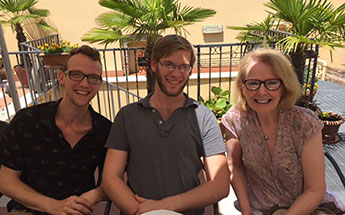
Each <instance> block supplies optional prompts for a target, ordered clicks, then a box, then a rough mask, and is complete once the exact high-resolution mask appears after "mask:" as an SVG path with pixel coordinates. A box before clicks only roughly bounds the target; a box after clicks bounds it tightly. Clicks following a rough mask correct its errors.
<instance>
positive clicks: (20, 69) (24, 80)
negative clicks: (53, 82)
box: [13, 65, 32, 87]
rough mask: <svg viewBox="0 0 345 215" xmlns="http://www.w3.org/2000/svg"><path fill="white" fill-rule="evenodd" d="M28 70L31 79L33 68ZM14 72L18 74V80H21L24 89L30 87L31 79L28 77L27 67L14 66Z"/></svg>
mask: <svg viewBox="0 0 345 215" xmlns="http://www.w3.org/2000/svg"><path fill="white" fill-rule="evenodd" d="M27 69H28V71H27V72H28V74H29V77H30V79H31V77H32V76H31V69H32V68H31V67H29V68H27ZM13 70H14V71H15V72H16V75H17V77H18V79H19V80H20V82H21V83H22V85H23V87H29V79H28V77H27V75H26V69H25V67H19V66H18V65H17V66H14V67H13Z"/></svg>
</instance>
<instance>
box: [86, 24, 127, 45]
mask: <svg viewBox="0 0 345 215" xmlns="http://www.w3.org/2000/svg"><path fill="white" fill-rule="evenodd" d="M126 38H128V36H124V35H122V34H121V31H118V30H114V31H109V30H105V29H100V28H93V29H91V30H90V31H88V32H87V34H85V35H84V36H83V37H82V38H81V40H82V41H87V42H90V43H100V44H109V43H113V42H116V41H118V40H119V39H126Z"/></svg>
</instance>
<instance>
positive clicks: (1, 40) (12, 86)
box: [0, 23, 21, 112]
mask: <svg viewBox="0 0 345 215" xmlns="http://www.w3.org/2000/svg"><path fill="white" fill-rule="evenodd" d="M0 47H1V56H2V59H3V62H4V66H5V70H6V77H7V81H8V84H9V93H10V95H11V96H12V101H13V105H14V110H15V112H17V111H19V110H20V109H21V105H20V101H19V96H18V92H17V87H16V83H15V81H14V76H13V71H12V67H11V62H10V58H9V56H8V50H7V45H6V40H5V37H4V33H3V30H2V25H1V23H0Z"/></svg>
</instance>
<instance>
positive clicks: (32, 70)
mask: <svg viewBox="0 0 345 215" xmlns="http://www.w3.org/2000/svg"><path fill="white" fill-rule="evenodd" d="M58 39H59V37H58V35H57V36H54V37H52V38H42V39H40V40H35V41H29V42H27V43H26V44H22V46H23V47H25V49H26V50H27V51H21V52H10V53H9V55H10V58H11V61H12V62H11V63H12V65H18V64H19V63H18V62H19V61H20V60H19V59H20V55H21V56H22V57H23V59H30V60H29V61H30V63H28V62H27V63H24V65H23V66H21V67H22V68H25V72H22V73H21V74H20V73H18V75H17V77H18V81H17V90H18V92H19V97H20V101H21V108H24V107H27V106H30V105H36V104H39V103H43V102H47V101H54V100H57V99H59V98H61V96H62V95H63V88H62V86H61V85H60V84H59V82H58V81H57V73H58V72H59V70H61V69H56V68H55V69H52V68H49V67H46V66H45V65H44V63H43V61H42V58H41V56H40V54H41V52H42V51H41V50H39V49H37V47H38V46H39V45H44V44H45V43H49V41H54V42H59V40H58ZM257 45H258V44H250V43H232V44H210V45H195V46H194V47H195V53H196V56H197V59H196V64H195V65H194V68H193V74H192V75H191V76H190V80H189V82H188V83H187V86H186V88H185V92H186V93H187V94H188V95H189V96H190V97H192V98H194V99H196V100H198V98H200V96H201V97H203V98H204V99H208V98H210V97H211V87H212V86H220V87H222V88H223V89H224V90H230V91H231V90H232V88H233V85H232V82H233V81H234V78H235V77H236V76H237V71H238V64H239V62H240V60H241V59H242V57H243V56H244V55H245V54H246V53H247V52H248V51H250V50H252V49H253V48H255V47H256V46H257ZM35 46H36V47H35ZM311 48H313V47H311ZM317 51H318V50H317ZM99 52H100V54H101V58H102V65H103V81H104V83H103V86H102V87H101V89H100V91H99V93H98V94H97V96H96V98H94V99H93V100H92V105H93V107H94V109H95V110H96V111H98V112H100V113H101V114H103V115H104V116H106V117H108V118H109V119H111V120H113V118H114V116H115V114H116V113H117V111H118V110H119V109H120V108H121V107H123V106H124V105H126V104H129V103H131V102H135V101H138V100H139V99H140V98H143V97H145V96H146V95H147V90H146V77H145V72H146V68H145V67H143V66H142V65H141V63H140V57H142V54H143V48H112V49H99ZM313 62H316V61H315V59H309V60H308V61H307V64H306V65H307V68H308V70H307V71H308V72H309V71H312V70H309V68H313ZM29 65H30V66H29ZM314 73H315V72H314V71H313V74H314ZM308 77H309V76H308ZM25 79H27V81H26V80H25ZM0 90H2V93H0V101H1V100H2V103H0V105H2V106H1V109H2V110H1V111H0V120H6V121H10V119H11V117H12V116H13V115H14V114H15V111H14V108H13V107H12V106H13V105H12V99H11V97H10V90H9V89H8V85H7V84H6V81H4V82H3V83H2V84H1V89H0ZM232 99H233V98H230V100H232Z"/></svg>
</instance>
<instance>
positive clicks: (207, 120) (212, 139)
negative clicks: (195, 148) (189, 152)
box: [196, 104, 226, 157]
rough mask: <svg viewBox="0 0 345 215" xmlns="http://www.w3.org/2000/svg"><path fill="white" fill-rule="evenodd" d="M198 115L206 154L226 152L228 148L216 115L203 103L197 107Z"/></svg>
mask: <svg viewBox="0 0 345 215" xmlns="http://www.w3.org/2000/svg"><path fill="white" fill-rule="evenodd" d="M196 115H197V120H198V124H199V128H200V135H201V140H202V144H203V148H204V152H205V156H206V157H208V156H212V155H216V154H220V153H224V152H225V151H226V148H225V145H224V140H223V137H222V133H221V131H220V127H219V124H218V122H217V119H216V117H215V115H214V114H213V113H212V112H211V110H210V109H208V108H207V107H205V106H204V105H201V104H199V106H198V108H197V109H196Z"/></svg>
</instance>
